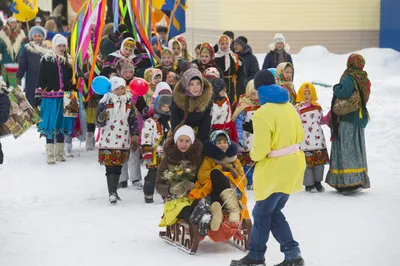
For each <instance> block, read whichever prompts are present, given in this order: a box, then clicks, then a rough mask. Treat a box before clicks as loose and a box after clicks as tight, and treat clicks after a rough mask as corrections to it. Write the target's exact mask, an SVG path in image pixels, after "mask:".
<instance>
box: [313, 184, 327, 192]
mask: <svg viewBox="0 0 400 266" xmlns="http://www.w3.org/2000/svg"><path fill="white" fill-rule="evenodd" d="M314 185H315V188H316V189H317V191H318V192H319V193H322V192H325V188H324V187H323V186H322V184H321V182H315V184H314Z"/></svg>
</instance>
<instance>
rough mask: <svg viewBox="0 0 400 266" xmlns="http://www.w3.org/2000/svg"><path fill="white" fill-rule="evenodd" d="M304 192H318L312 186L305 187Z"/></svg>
mask: <svg viewBox="0 0 400 266" xmlns="http://www.w3.org/2000/svg"><path fill="white" fill-rule="evenodd" d="M306 192H309V193H317V192H318V191H317V188H316V187H315V186H314V185H312V186H306Z"/></svg>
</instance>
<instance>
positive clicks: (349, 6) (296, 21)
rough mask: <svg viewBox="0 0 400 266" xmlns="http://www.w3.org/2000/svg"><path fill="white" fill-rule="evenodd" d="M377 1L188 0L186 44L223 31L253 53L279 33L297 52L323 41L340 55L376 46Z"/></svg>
mask: <svg viewBox="0 0 400 266" xmlns="http://www.w3.org/2000/svg"><path fill="white" fill-rule="evenodd" d="M380 2H381V1H380V0H285V1H276V0H240V1H239V0H189V8H188V10H187V33H186V37H187V39H188V42H189V45H194V46H195V45H196V44H198V43H200V42H202V41H209V42H212V43H215V41H216V39H217V38H218V36H219V35H220V34H221V33H222V32H223V31H224V30H232V31H233V32H235V35H236V36H239V35H244V36H246V37H247V38H248V39H249V43H250V44H251V46H252V47H253V50H254V51H255V52H258V53H261V52H267V50H268V44H269V43H271V42H272V39H273V36H274V34H275V33H276V32H282V33H283V34H284V35H285V37H286V40H287V42H288V43H289V44H290V46H291V47H292V49H291V52H294V53H296V52H298V51H299V50H300V49H301V48H302V47H304V46H308V45H316V44H320V45H324V46H326V47H327V48H328V49H329V50H330V51H332V52H336V53H345V52H349V51H354V50H359V49H362V48H366V47H377V46H379V27H380Z"/></svg>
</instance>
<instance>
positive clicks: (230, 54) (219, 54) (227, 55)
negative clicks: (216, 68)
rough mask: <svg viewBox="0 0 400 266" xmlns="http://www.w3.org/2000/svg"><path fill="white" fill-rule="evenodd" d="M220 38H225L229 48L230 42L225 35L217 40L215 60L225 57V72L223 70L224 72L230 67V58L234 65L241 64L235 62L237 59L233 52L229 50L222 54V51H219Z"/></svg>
mask: <svg viewBox="0 0 400 266" xmlns="http://www.w3.org/2000/svg"><path fill="white" fill-rule="evenodd" d="M222 38H227V39H228V42H229V46H231V41H230V39H229V37H228V36H225V35H222V36H220V37H219V39H218V52H217V53H216V54H215V58H221V57H225V70H224V72H226V71H228V70H229V69H230V67H231V59H230V58H231V57H232V59H233V61H234V62H235V64H238V63H239V65H241V62H240V61H239V62H238V61H237V60H238V59H237V57H236V54H235V53H234V52H232V50H231V49H229V51H227V52H224V51H222V50H221V45H220V41H221V39H222Z"/></svg>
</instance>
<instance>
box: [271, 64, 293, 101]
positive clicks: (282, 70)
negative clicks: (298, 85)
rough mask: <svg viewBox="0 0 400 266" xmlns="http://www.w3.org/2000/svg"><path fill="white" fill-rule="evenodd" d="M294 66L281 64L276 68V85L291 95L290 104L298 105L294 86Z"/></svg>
mask: <svg viewBox="0 0 400 266" xmlns="http://www.w3.org/2000/svg"><path fill="white" fill-rule="evenodd" d="M292 78H293V66H292V64H291V63H287V62H284V63H280V64H279V65H278V67H277V68H276V83H277V84H278V85H280V86H281V87H283V88H284V89H285V90H287V92H288V93H289V102H290V103H291V104H293V105H295V104H296V98H297V95H296V91H295V90H294V86H293V80H292Z"/></svg>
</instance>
